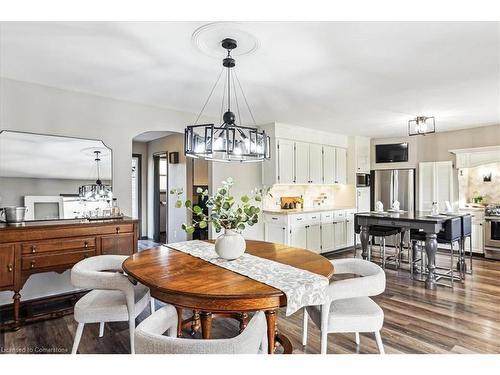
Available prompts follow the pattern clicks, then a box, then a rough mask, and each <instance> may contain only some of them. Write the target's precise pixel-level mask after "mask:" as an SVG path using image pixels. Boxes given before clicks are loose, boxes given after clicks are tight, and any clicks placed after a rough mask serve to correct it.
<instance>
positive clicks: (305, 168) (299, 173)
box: [295, 142, 310, 184]
mask: <svg viewBox="0 0 500 375" xmlns="http://www.w3.org/2000/svg"><path fill="white" fill-rule="evenodd" d="M309 181H310V180H309V143H303V142H295V183H297V184H308V183H309Z"/></svg>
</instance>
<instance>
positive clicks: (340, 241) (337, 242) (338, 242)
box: [333, 220, 346, 250]
mask: <svg viewBox="0 0 500 375" xmlns="http://www.w3.org/2000/svg"><path fill="white" fill-rule="evenodd" d="M333 224H334V225H333V228H334V229H333V230H334V249H335V250H337V249H342V248H343V247H345V246H346V230H345V220H342V221H336V222H334V223H333Z"/></svg>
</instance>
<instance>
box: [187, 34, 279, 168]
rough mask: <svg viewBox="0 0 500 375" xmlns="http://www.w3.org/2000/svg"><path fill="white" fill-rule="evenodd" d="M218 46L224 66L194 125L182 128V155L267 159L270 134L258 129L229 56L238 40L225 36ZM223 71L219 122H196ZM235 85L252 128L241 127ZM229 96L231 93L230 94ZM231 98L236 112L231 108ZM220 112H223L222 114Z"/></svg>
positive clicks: (232, 59)
mask: <svg viewBox="0 0 500 375" xmlns="http://www.w3.org/2000/svg"><path fill="white" fill-rule="evenodd" d="M221 46H222V48H224V49H225V50H226V51H227V56H226V57H225V58H224V59H223V60H222V66H223V68H222V70H221V72H220V74H219V76H218V78H217V80H216V82H215V84H214V85H213V87H212V90H211V91H210V94H209V96H208V98H207V100H206V101H205V104H204V105H203V108H202V109H201V111H200V113H199V114H198V117H197V118H196V121H195V123H194V125H190V126H187V127H186V129H185V131H184V154H185V155H186V156H188V157H192V158H203V159H206V160H213V161H222V162H231V161H239V162H243V163H248V162H260V161H263V160H265V159H269V158H270V149H269V137H268V136H267V135H266V133H265V132H264V131H261V130H259V129H258V128H257V125H256V123H255V119H254V117H253V114H252V111H251V109H250V106H249V105H248V102H247V99H246V96H245V93H244V92H243V89H242V87H241V83H240V81H239V79H238V76H237V75H236V71H235V69H234V67H235V66H236V61H235V59H234V58H233V57H232V56H231V51H232V50H233V49H235V48H236V47H237V42H236V40H234V39H230V38H226V39H224V40H223V41H222V42H221ZM224 70H226V77H225V80H224V81H225V83H224V91H223V96H222V107H221V115H222V116H221V125H219V126H216V125H214V124H202V125H198V124H197V123H198V120H199V119H200V117H201V115H202V114H203V111H204V110H205V107H206V106H207V104H208V102H209V100H210V98H211V97H212V94H213V92H214V90H215V88H216V87H217V84H218V83H219V81H220V78H221V76H222V73H223V72H224ZM236 84H237V85H238V88H239V90H240V91H241V94H242V97H243V100H244V102H245V104H246V107H247V109H248V112H249V114H250V117H251V118H252V121H253V124H254V127H248V126H242V124H241V112H240V108H239V102H238V96H237V89H236ZM226 95H227V97H226ZM231 95H233V97H232V96H231ZM233 98H234V102H233V103H234V104H235V105H236V109H237V114H235V113H234V112H233V111H232V110H231V104H232V100H233ZM224 110H225V111H224ZM222 112H224V113H223V114H222Z"/></svg>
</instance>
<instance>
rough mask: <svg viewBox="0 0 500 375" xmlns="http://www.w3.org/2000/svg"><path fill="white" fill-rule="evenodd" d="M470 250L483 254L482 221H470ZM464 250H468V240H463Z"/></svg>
mask: <svg viewBox="0 0 500 375" xmlns="http://www.w3.org/2000/svg"><path fill="white" fill-rule="evenodd" d="M471 238H472V252H473V253H478V254H484V223H483V222H474V221H473V222H472V226H471ZM465 251H470V241H469V239H467V240H466V241H465Z"/></svg>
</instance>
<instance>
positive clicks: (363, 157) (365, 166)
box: [355, 137, 370, 173]
mask: <svg viewBox="0 0 500 375" xmlns="http://www.w3.org/2000/svg"><path fill="white" fill-rule="evenodd" d="M355 148H356V149H355V151H356V156H355V157H356V173H370V138H368V137H356V142H355Z"/></svg>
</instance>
